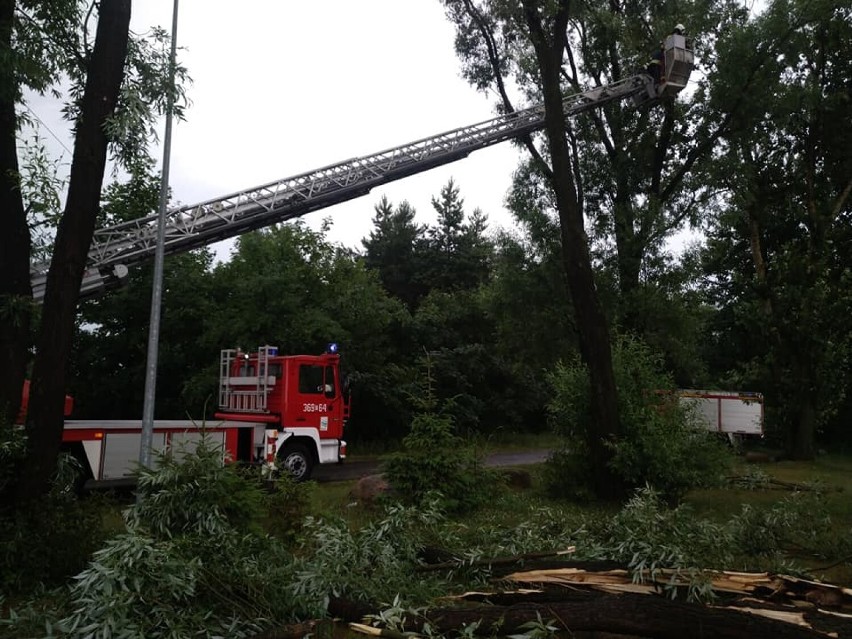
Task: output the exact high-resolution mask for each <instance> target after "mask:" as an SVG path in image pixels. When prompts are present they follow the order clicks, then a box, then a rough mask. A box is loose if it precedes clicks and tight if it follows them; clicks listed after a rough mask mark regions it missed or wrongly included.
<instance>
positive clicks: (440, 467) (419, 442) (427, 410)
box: [383, 356, 496, 512]
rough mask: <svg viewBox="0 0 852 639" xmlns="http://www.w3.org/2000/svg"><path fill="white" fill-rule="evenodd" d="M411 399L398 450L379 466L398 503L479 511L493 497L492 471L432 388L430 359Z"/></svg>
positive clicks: (426, 362) (450, 509)
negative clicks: (405, 431) (406, 429)
mask: <svg viewBox="0 0 852 639" xmlns="http://www.w3.org/2000/svg"><path fill="white" fill-rule="evenodd" d="M424 366H425V372H424V375H423V378H422V379H421V380H420V383H419V388H418V390H417V392H416V393H415V394H412V396H411V400H412V402H413V403H414V405H415V410H416V412H415V415H414V418H413V420H412V423H411V428H410V430H409V432H408V434H407V435H406V436H405V438H404V439H403V440H402V445H403V448H402V450H401V451H399V452H397V453H394V454H393V455H391V456H390V457H389V458H388V459H387V460H386V461H385V463H384V464H383V467H384V473H385V475H386V476H387V478H388V481H389V483H390V485H391V486H393V488H394V491H395V492H396V494H397V495H399V497H400V498H402V499H403V500H404V501H406V502H408V503H412V504H414V505H425V504H427V503H428V502H429V501H431V500H433V499H437V501H438V503H439V504H440V506H441V507H442V509H445V510H448V511H450V512H466V511H470V510H472V509H475V508H477V507H479V506H482V505H483V504H484V503H485V502H486V500H487V499H488V498H489V497H491V496H492V495H493V493H494V488H493V487H494V486H495V485H496V481H495V478H494V476H493V474H492V473H491V471H489V470H488V469H487V468H485V467H484V466H483V465H482V460H481V459H480V458H479V455H478V454H477V453H476V451H475V449H474V448H473V447H472V446H471V445H470V443H469V442H466V441H465V439H463V438H462V437H461V436H459V434H458V432H457V430H456V427H455V424H454V420H453V417H452V414H451V412H450V407H449V406H448V404H447V403H446V402H441V401H439V399H438V398H437V396H436V395H435V392H434V390H433V388H432V385H433V380H432V364H431V357H429V356H427V357H426V358H425V361H424Z"/></svg>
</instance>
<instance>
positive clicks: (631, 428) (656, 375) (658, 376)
mask: <svg viewBox="0 0 852 639" xmlns="http://www.w3.org/2000/svg"><path fill="white" fill-rule="evenodd" d="M614 365H615V371H616V377H617V379H618V389H619V394H618V398H619V402H620V405H619V414H620V415H621V419H622V424H623V426H624V433H623V436H622V437H620V438H619V439H613V440H611V441H609V442H607V446H608V447H609V448H610V449H611V450H612V452H613V455H612V459H611V460H610V462H609V463H610V465H611V468H612V470H613V472H614V473H616V474H617V475H618V476H619V477H620V478H621V479H622V481H624V482H625V483H626V484H627V485H628V486H630V488H631V489H636V488H641V487H642V486H645V485H648V486H651V487H652V488H654V489H655V490H656V491H658V492H659V493H660V494H662V495H664V496H665V497H666V498H667V499H668V500H670V501H672V502H677V501H679V500H680V499H681V498H682V497H683V496H684V495H685V494H686V492H687V491H689V490H690V489H693V488H697V487H702V486H711V485H715V484H718V483H719V482H720V481H721V477H722V475H723V473H724V471H725V469H726V468H727V466H728V465H729V462H730V459H729V458H728V456H727V453H726V452H725V451H724V449H723V447H722V444H721V442H720V441H718V440H717V439H716V438H715V435H714V434H712V433H709V432H707V431H706V429H705V428H704V427H703V426H701V425H700V424H699V423H698V422H697V421H696V420H695V416H694V415H691V414H690V413H689V412H688V411H687V410H686V409H685V408H684V407H683V406H681V405H680V404H679V403H678V400H677V396H676V395H674V394H670V393H671V392H672V391H673V390H674V381H673V379H672V378H671V376H670V375H668V374H667V373H665V372H664V370H663V366H662V360H661V358H660V357H659V356H658V355H656V354H655V353H654V352H653V351H651V349H649V348H648V347H647V346H646V345H645V344H643V343H642V342H640V341H638V340H636V339H635V338H621V339H619V340H618V341H617V342H616V344H615V348H614ZM550 382H551V384H552V388H553V400H552V402H551V403H550V406H549V409H550V411H551V415H552V417H553V420H554V425H555V428H556V431H557V432H558V433H560V434H561V435H562V436H563V437H564V438H565V446H564V448H563V449H562V450H561V451H560V452H559V453H557V454H556V455H555V456H554V457H553V459H552V460H551V461H550V462H549V472H548V483H549V486H550V489H551V491H552V492H554V493H555V494H558V495H571V496H574V497H580V498H586V497H588V496H589V495H590V494H594V491H593V490H590V489H593V488H594V487H593V486H590V482H589V479H588V478H589V477H590V476H591V471H592V469H591V468H590V464H593V463H595V462H594V461H593V460H592V458H590V457H589V455H588V449H587V444H586V439H585V433H586V431H587V430H588V428H589V425H588V420H589V419H592V417H591V415H592V413H591V410H590V407H589V388H588V385H589V375H588V370H587V369H586V367H585V366H583V365H582V363H580V362H579V361H578V360H576V359H575V360H574V361H572V362H569V363H567V364H564V365H559V366H558V367H557V368H556V370H555V372H554V373H553V374H552V375H551V378H550Z"/></svg>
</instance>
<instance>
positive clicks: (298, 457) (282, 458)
mask: <svg viewBox="0 0 852 639" xmlns="http://www.w3.org/2000/svg"><path fill="white" fill-rule="evenodd" d="M278 460H279V463H280V466H281V470H283V471H284V472H287V473H290V476H291V477H292V478H293V479H295V480H296V481H308V480H309V479H310V478H311V471H313V469H314V460H313V458H312V457H311V454H310V453H309V452H308V449H307V448H306V447H305V446H303V445H302V444H290V445H289V446H285V447H284V448H282V449H281V453H280V454H279V456H278Z"/></svg>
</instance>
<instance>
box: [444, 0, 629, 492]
mask: <svg viewBox="0 0 852 639" xmlns="http://www.w3.org/2000/svg"><path fill="white" fill-rule="evenodd" d="M445 4H446V6H447V8H448V14H449V16H450V18H451V19H452V20H453V21H454V22H455V24H456V26H457V30H458V37H457V50H458V51H459V53H460V54H461V55H462V57H463V61H464V63H465V65H466V66H467V69H468V72H469V77H470V79H471V80H472V81H473V82H475V83H476V84H477V86H479V87H480V88H487V87H494V88H496V89H497V91H498V92H499V94H500V95H501V96H502V98H503V108H504V109H505V110H512V104H511V101H510V99H509V95H508V92H507V89H506V84H505V75H506V73H507V72H508V71H509V69H510V66H511V65H515V66H514V67H513V68H514V69H515V70H517V72H518V74H519V75H520V76H521V77H522V78H523V79H524V80H531V82H529V83H526V84H527V86H530V85H532V86H531V87H530V92H531V93H533V92H534V93H536V94H537V95H538V96H541V97H542V99H543V103H544V109H545V138H546V151H545V152H544V153H543V152H541V151H540V150H539V149H538V148H537V147H536V146H535V144H534V141H533V139H532V138H531V137H527V138H525V139H524V140H523V144H524V145H525V146H526V148H527V149H528V150H529V152H530V154H531V155H532V157H533V158H534V160H535V162H536V168H537V170H538V171H540V172H541V174H542V175H544V176H545V180H546V183H547V184H548V186H549V188H550V189H552V192H553V199H554V202H555V207H556V211H557V215H558V219H559V235H560V240H561V251H562V265H563V269H564V270H565V274H566V278H567V284H568V288H569V291H570V294H571V299H572V302H573V307H574V312H575V317H576V326H577V332H578V334H579V342H580V343H579V348H580V352H581V355H582V358H583V361H584V362H585V364H586V366H587V367H588V370H589V377H590V392H591V410H592V413H593V416H592V420H591V422H590V423H592V424H593V428H592V429H590V430H589V432H588V433H587V444H588V448H589V450H590V452H591V455H592V457H593V460H594V461H593V463H592V468H593V469H594V477H593V478H592V485H593V489H594V490H595V492H596V494H598V495H599V496H600V497H603V498H619V497H621V496H622V494H623V493H622V486H621V484H620V482H619V481H618V480H617V479H616V477H615V476H614V474H613V473H612V471H611V469H610V468H609V465H608V461H609V459H610V457H611V453H610V449H609V448H608V447H607V441H608V440H610V439H612V438H618V437H619V434H620V432H621V426H620V422H619V417H618V408H617V396H616V387H615V378H614V375H613V370H612V354H611V350H610V341H609V327H608V321H607V318H606V316H605V315H604V312H603V308H602V306H601V303H600V299H599V297H598V292H597V289H596V285H595V276H594V272H593V269H592V262H591V256H590V252H589V241H588V237H587V235H586V231H585V228H584V211H583V200H582V197H581V194H582V192H581V191H580V176H579V174H578V172H577V162H576V155H575V149H572V147H571V144H570V143H569V135H570V131H569V130H568V128H567V125H566V121H565V115H564V113H563V110H562V77H563V73H564V68H563V65H564V64H565V63H566V62H567V59H566V51H568V50H569V44H570V43H569V40H568V36H567V31H568V26H569V22H570V21H571V19H572V18H573V17H576V16H575V15H574V14H573V13H572V5H571V3H570V2H569V1H568V0H559V1H557V2H552V3H547V4H546V5H540V3H537V2H534V1H533V0H523V1H522V2H483V3H481V5H477V4H475V3H474V2H473V0H448V1H446V2H445ZM496 34H500V38H501V41H502V42H503V43H508V46H511V47H512V48H514V49H516V50H519V51H521V52H522V53H521V55H520V58H521V59H514V60H513V59H510V58H508V57H507V56H505V55H504V50H503V49H502V48H501V46H502V45H500V44H498V41H497V36H496ZM545 154H546V155H545ZM546 156H547V157H546Z"/></svg>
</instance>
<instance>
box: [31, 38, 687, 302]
mask: <svg viewBox="0 0 852 639" xmlns="http://www.w3.org/2000/svg"><path fill="white" fill-rule="evenodd" d="M692 67H693V52H692V47H691V43H690V42H688V41H687V40H686V39H685V38H684V36H681V35H671V36H668V38H666V40H665V72H664V76H663V78H664V79H663V81H662V82H660V83H655V82H654V80H653V79H652V78H651V77H650V76H649V75H646V74H637V75H633V76H630V77H628V78H625V79H623V80H619V81H617V82H613V83H611V84H607V85H604V86H600V87H595V88H593V89H588V90H586V91H581V92H579V93H575V94H572V95H569V96H567V97H566V98H565V99H564V100H563V102H562V110H563V113H564V115H565V118H566V119H567V118H571V117H573V116H575V115H577V114H579V113H583V112H584V111H588V110H590V109H596V108H600V107H602V106H604V105H606V104H610V103H613V102H621V101H623V100H628V99H632V101H633V103H634V105H637V106H638V105H643V104H648V103H653V102H655V101H657V100H659V99H662V98H667V97H670V96H673V95H675V94H676V93H678V92H679V91H680V90H681V89H683V87H684V86H686V83H687V81H688V79H689V75H690V73H691V71H692ZM542 128H544V106H543V105H537V106H533V107H529V108H527V109H523V110H519V111H514V112H512V113H508V114H505V115H501V116H498V117H495V118H492V119H490V120H486V121H484V122H480V123H478V124H472V125H470V126H465V127H461V128H458V129H453V130H452V131H447V132H445V133H440V134H438V135H434V136H432V137H428V138H423V139H421V140H417V141H415V142H410V143H408V144H404V145H402V146H398V147H395V148H392V149H387V150H385V151H380V152H378V153H374V154H372V155H367V156H363V157H356V158H352V159H349V160H346V161H344V162H339V163H337V164H331V165H329V166H325V167H322V168H319V169H316V170H314V171H310V172H308V173H302V174H300V175H295V176H292V177H288V178H284V179H282V180H278V181H275V182H269V183H267V184H262V185H260V186H256V187H253V188H250V189H246V190H243V191H237V192H236V193H232V194H230V195H226V196H224V197H218V198H215V199H212V200H206V201H204V202H199V203H197V204H191V205H188V206H181V207H178V208H174V209H171V210H170V211H167V212H166V219H165V238H164V253H165V254H166V255H172V254H177V253H182V252H185V251H189V250H191V249H195V248H200V247H203V246H208V245H210V244H213V243H215V242H218V241H221V240H225V239H228V238H232V237H236V236H238V235H241V234H242V233H245V232H247V231H252V230H256V229H260V228H264V227H267V226H270V225H272V224H275V223H278V222H284V221H287V220H291V219H294V218H298V217H301V216H303V215H305V214H306V213H310V212H312V211H316V210H319V209H323V208H326V207H329V206H332V205H334V204H339V203H341V202H346V201H348V200H352V199H354V198H357V197H361V196H363V195H366V194H367V193H369V192H370V191H371V190H372V189H373V188H375V187H377V186H380V185H382V184H386V183H388V182H392V181H394V180H399V179H401V178H405V177H408V176H410V175H414V174H416V173H420V172H422V171H427V170H429V169H432V168H435V167H438V166H442V165H444V164H449V163H450V162H455V161H457V160H461V159H462V158H464V157H466V156H467V155H468V154H470V153H471V152H473V151H478V150H479V149H484V148H487V147H489V146H493V145H495V144H499V143H500V142H505V141H506V140H512V139H516V138H518V137H521V136H523V135H527V134H529V133H533V132H535V131H538V130H540V129H542ZM157 226H158V215H157V214H152V215H148V216H146V217H143V218H138V219H135V220H131V221H129V222H123V223H121V224H116V225H113V226H108V227H104V228H101V229H98V230H96V231H95V233H94V237H93V239H92V244H91V247H90V249H89V254H88V260H87V264H86V271H85V273H84V275H83V282H82V285H81V289H80V296H81V297H83V298H85V297H92V296H95V295H98V294H99V293H101V292H103V291H104V290H106V289H108V288H111V287H114V286H116V285H117V284H118V283H120V281H121V280H122V279H124V278H125V277H126V276H127V274H128V270H129V267H132V266H136V265H138V264H140V263H142V262H145V261H147V260H148V259H150V258H151V257H153V255H154V252H155V250H156V245H157ZM48 267H49V263H41V264H36V265H34V266H33V268H32V270H31V281H32V288H33V297H34V298H35V300H36V301H41V300H43V298H44V292H45V285H46V280H47V270H48Z"/></svg>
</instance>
